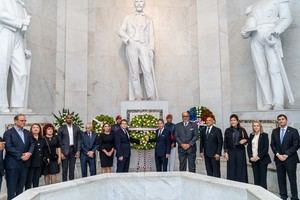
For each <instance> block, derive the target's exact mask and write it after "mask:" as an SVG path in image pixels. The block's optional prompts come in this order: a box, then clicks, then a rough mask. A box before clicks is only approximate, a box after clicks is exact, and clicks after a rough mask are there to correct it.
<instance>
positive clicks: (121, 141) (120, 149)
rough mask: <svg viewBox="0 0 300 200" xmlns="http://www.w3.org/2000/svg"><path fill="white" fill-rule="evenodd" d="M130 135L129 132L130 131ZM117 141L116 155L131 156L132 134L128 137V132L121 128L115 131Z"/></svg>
mask: <svg viewBox="0 0 300 200" xmlns="http://www.w3.org/2000/svg"><path fill="white" fill-rule="evenodd" d="M128 135H129V132H128ZM115 143H116V145H115V146H116V150H117V153H116V156H117V157H121V156H123V157H126V158H128V157H130V151H131V147H130V136H129V137H128V136H127V134H126V133H125V132H124V131H123V129H119V130H118V131H117V132H116V133H115Z"/></svg>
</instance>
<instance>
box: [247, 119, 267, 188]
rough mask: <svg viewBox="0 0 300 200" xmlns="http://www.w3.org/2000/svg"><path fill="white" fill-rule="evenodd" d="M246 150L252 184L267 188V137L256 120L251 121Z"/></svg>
mask: <svg viewBox="0 0 300 200" xmlns="http://www.w3.org/2000/svg"><path fill="white" fill-rule="evenodd" d="M247 151H248V157H249V162H250V163H251V164H252V169H253V176H254V184H255V185H259V186H261V187H263V188H265V189H267V170H268V164H269V163H271V158H270V155H269V137H268V134H267V133H265V132H264V131H263V126H262V124H261V122H260V121H258V120H255V121H253V122H252V133H251V134H250V137H249V141H248V147H247Z"/></svg>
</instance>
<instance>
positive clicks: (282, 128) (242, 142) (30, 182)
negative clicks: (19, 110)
mask: <svg viewBox="0 0 300 200" xmlns="http://www.w3.org/2000/svg"><path fill="white" fill-rule="evenodd" d="M172 119H173V117H172V115H168V116H167V118H166V120H167V123H165V122H164V120H163V119H159V120H158V122H157V127H158V129H157V130H156V137H155V138H154V139H150V138H148V141H149V142H155V143H156V146H155V164H156V169H157V171H164V172H166V171H173V169H174V164H175V157H176V156H174V155H175V154H176V151H177V152H178V158H179V170H180V171H186V170H187V168H188V171H189V172H196V152H197V145H196V142H197V140H198V139H199V132H200V158H201V159H202V160H204V162H205V167H206V171H207V175H209V176H214V177H221V172H220V160H221V158H222V157H223V158H224V160H225V161H227V179H229V180H233V181H239V182H245V183H247V182H248V173H247V158H246V157H247V155H248V158H249V162H250V163H251V165H252V168H253V176H254V183H255V184H256V185H260V186H262V187H264V188H266V189H267V168H268V164H269V163H271V158H270V156H269V153H268V152H269V146H271V149H272V151H273V153H274V155H275V156H274V161H275V164H276V168H277V177H278V185H279V192H280V195H281V198H282V199H287V198H288V195H287V183H286V175H287V176H288V178H289V181H290V185H291V193H292V199H294V200H295V199H298V191H297V181H296V180H297V179H296V177H297V176H296V175H297V174H296V170H297V163H298V162H299V158H298V155H297V150H298V148H299V134H298V131H297V129H294V128H292V127H290V126H287V116H286V115H284V114H281V115H279V116H278V117H277V120H278V128H276V129H274V130H273V132H272V135H271V145H269V137H268V134H267V133H265V132H264V131H263V127H262V124H261V123H260V122H259V121H253V122H252V133H251V134H250V135H248V134H247V132H246V130H245V129H244V128H243V127H241V125H240V123H239V118H238V116H237V115H235V114H233V115H231V116H230V127H229V128H227V129H226V130H225V132H224V138H223V134H222V131H221V129H220V128H218V127H216V126H215V125H214V123H215V119H214V116H209V117H207V119H206V124H205V126H200V127H198V125H197V124H196V123H194V122H192V121H190V119H189V113H188V112H183V113H182V122H180V123H178V124H174V123H173V122H172ZM65 122H66V124H65V125H63V126H62V127H61V128H59V129H58V131H57V132H56V130H55V127H54V126H53V125H52V124H46V125H44V126H43V128H42V127H41V125H40V124H36V123H35V124H32V125H31V128H30V131H28V130H26V129H24V127H25V123H26V116H25V115H23V114H18V115H16V116H15V118H14V127H12V128H10V129H8V130H7V131H6V132H5V133H4V136H3V139H2V138H0V175H1V176H0V181H1V182H2V176H3V175H4V171H5V178H6V182H7V198H8V199H9V200H10V199H12V198H14V197H16V196H17V195H19V194H20V193H22V192H23V189H24V187H25V189H29V188H31V187H38V186H39V180H40V177H41V175H44V180H45V184H52V183H56V182H57V174H58V173H59V172H60V165H61V166H62V167H61V169H62V181H67V180H73V179H74V177H75V173H74V171H75V163H76V159H77V158H80V162H81V173H82V177H86V176H87V175H88V172H87V170H88V168H89V174H90V175H95V174H97V172H96V171H97V170H96V169H97V168H96V153H97V151H99V156H100V164H101V173H111V172H112V171H113V170H112V168H113V165H114V157H116V160H117V161H116V172H117V173H120V172H128V171H129V166H130V156H131V143H139V140H136V139H134V138H132V137H130V129H129V128H128V122H127V120H126V119H122V117H121V116H117V117H116V124H114V125H113V126H111V125H110V124H108V123H104V124H103V126H102V132H101V134H99V135H97V134H96V133H95V132H93V130H92V128H93V127H92V124H91V123H87V124H86V127H85V131H84V132H82V131H81V130H80V128H79V127H78V126H76V125H75V124H73V116H72V115H67V116H66V118H65ZM222 149H224V154H223V155H222ZM4 150H5V159H4V160H3V151H4ZM246 152H247V153H246ZM1 155H2V156H1ZM0 186H1V184H0Z"/></svg>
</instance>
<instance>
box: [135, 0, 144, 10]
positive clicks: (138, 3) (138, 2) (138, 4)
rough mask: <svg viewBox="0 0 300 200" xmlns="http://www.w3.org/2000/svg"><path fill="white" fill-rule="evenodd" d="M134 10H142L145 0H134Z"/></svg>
mask: <svg viewBox="0 0 300 200" xmlns="http://www.w3.org/2000/svg"><path fill="white" fill-rule="evenodd" d="M134 6H135V10H136V11H137V12H143V10H144V7H145V0H135V1H134Z"/></svg>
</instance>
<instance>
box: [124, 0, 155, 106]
mask: <svg viewBox="0 0 300 200" xmlns="http://www.w3.org/2000/svg"><path fill="white" fill-rule="evenodd" d="M144 7H145V1H144V0H135V8H136V12H135V13H134V14H131V15H128V16H126V17H125V19H124V21H123V23H122V26H121V28H120V32H119V35H120V37H121V39H122V40H123V42H124V44H125V45H126V57H127V61H128V65H129V100H155V99H158V94H157V86H156V80H155V73H154V30H153V22H152V20H151V19H150V18H149V17H148V16H146V15H145V13H144V11H143V10H144ZM141 74H142V75H143V79H144V86H145V91H144V90H143V89H142V84H141V79H140V75H141ZM144 93H145V95H146V96H144Z"/></svg>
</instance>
